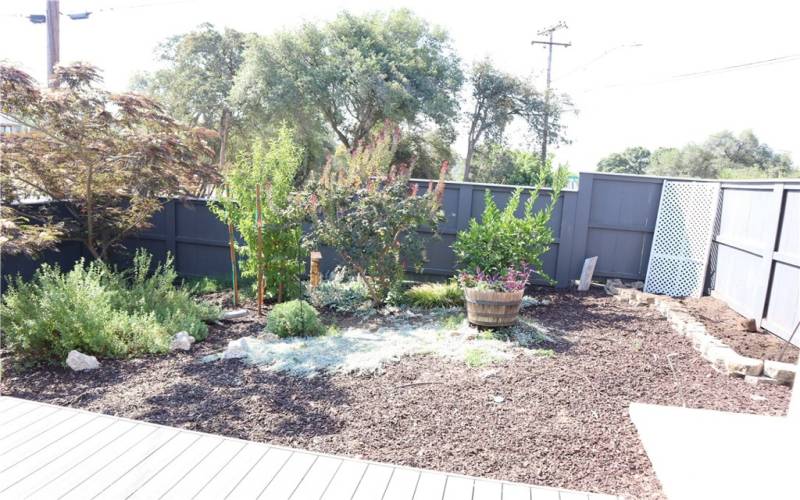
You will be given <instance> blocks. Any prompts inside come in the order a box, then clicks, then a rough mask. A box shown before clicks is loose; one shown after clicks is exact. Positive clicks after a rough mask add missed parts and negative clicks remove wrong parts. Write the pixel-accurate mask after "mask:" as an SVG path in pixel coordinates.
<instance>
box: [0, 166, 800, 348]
mask: <svg viewBox="0 0 800 500" xmlns="http://www.w3.org/2000/svg"><path fill="white" fill-rule="evenodd" d="M664 179H665V178H663V177H649V176H631V175H619V174H602V173H593V172H587V173H582V174H581V175H580V183H579V189H578V190H565V191H563V192H562V195H561V197H560V199H559V201H558V203H557V205H556V208H555V211H554V213H553V217H552V219H551V221H550V227H551V228H552V230H553V234H554V236H555V241H554V242H553V245H552V246H551V249H550V251H549V252H548V253H547V254H546V255H545V256H544V258H543V265H544V269H543V271H544V272H545V273H547V274H548V275H549V276H551V277H552V278H554V279H555V280H556V282H557V285H556V286H558V287H566V286H568V285H569V283H570V282H571V280H573V279H575V278H577V276H578V275H579V274H580V269H581V265H582V263H583V260H584V259H585V258H587V257H592V256H597V257H598V261H597V267H596V269H595V276H596V277H599V278H621V279H626V280H642V281H643V280H644V278H645V273H646V271H647V264H648V260H649V257H650V245H651V243H652V239H653V232H654V230H655V224H656V217H657V215H658V205H659V199H660V196H661V187H662V184H663V181H664ZM672 180H685V179H672ZM419 182H420V184H421V187H422V188H423V190H424V188H425V187H426V186H427V183H428V181H419ZM701 182H710V181H701ZM514 188H515V187H514V186H504V185H492V184H476V183H463V182H448V183H447V186H446V188H445V195H444V200H443V205H444V207H443V208H444V212H445V216H446V220H445V222H444V223H443V224H442V225H441V226H440V227H439V234H440V237H439V238H437V239H431V240H430V241H429V243H428V245H427V250H426V256H427V262H426V264H425V267H424V268H423V271H422V273H423V274H425V275H431V276H449V275H451V274H453V273H454V271H455V259H454V255H453V252H452V250H451V249H450V245H451V244H452V243H453V241H455V237H456V234H457V232H458V231H460V230H462V229H465V228H466V227H467V225H468V224H469V221H470V219H472V218H477V219H480V216H481V213H482V212H483V208H484V193H485V191H486V190H487V189H489V190H491V192H492V196H493V197H494V200H495V202H496V203H497V205H498V206H499V207H501V208H502V207H504V206H505V204H506V203H507V200H508V198H509V197H510V196H511V193H512V191H513V190H514ZM526 196H527V195H526ZM526 199H527V198H525V197H523V200H522V202H523V204H524V202H525V201H526ZM549 200H550V192H549V191H547V190H544V191H542V192H541V193H540V197H539V199H537V200H536V202H535V206H536V207H537V208H541V207H544V206H545V205H546V204H547V203H548V202H549ZM520 210H522V207H520ZM719 214H720V215H719V224H718V231H717V232H716V233H715V237H714V245H713V250H712V255H711V260H710V262H709V275H708V288H709V289H710V291H711V293H712V294H713V295H715V296H717V297H719V298H721V299H722V300H724V301H726V302H727V303H728V304H730V305H731V307H733V308H734V309H735V310H736V311H738V312H740V313H741V314H743V315H745V316H748V317H752V318H756V319H757V320H758V321H759V322H760V323H761V324H763V326H764V327H765V328H767V329H769V330H770V331H773V332H775V333H777V334H779V335H783V336H785V337H788V335H790V333H791V332H790V330H791V329H792V328H793V327H794V324H795V323H796V322H797V320H798V319H800V318H799V317H798V309H800V181H786V182H784V183H780V184H776V183H775V182H759V181H731V182H723V183H722V204H721V208H720V212H719ZM227 245H228V234H227V229H226V227H225V225H223V224H222V223H220V222H219V221H218V220H217V219H216V217H214V215H213V214H212V213H211V212H210V211H209V210H208V207H207V206H206V202H205V201H203V200H189V201H186V202H176V201H171V202H169V203H167V204H166V206H165V208H164V210H162V211H161V212H159V213H158V214H157V215H156V216H155V217H154V219H153V227H152V228H151V229H149V230H148V231H146V232H144V233H142V234H140V235H138V237H137V238H133V239H131V240H129V241H128V242H127V247H128V249H131V250H132V249H133V248H136V247H141V248H146V249H147V250H149V251H150V252H151V253H153V254H154V256H155V257H156V258H158V259H163V258H164V257H165V256H166V254H167V252H170V253H171V254H173V255H174V256H175V265H176V268H177V271H178V272H179V273H180V274H182V275H184V276H218V277H224V276H228V275H229V273H230V263H229V260H228V259H229V254H228V247H227ZM59 250H60V251H59V252H46V253H45V254H44V255H43V256H42V258H41V259H39V260H38V261H32V260H30V259H28V258H26V257H20V256H13V257H9V256H3V258H2V262H0V272H2V274H3V275H4V276H6V275H8V274H17V273H20V274H22V275H23V276H30V275H31V274H32V273H33V271H34V269H35V268H36V267H37V266H38V265H39V263H40V262H44V261H49V262H57V263H59V264H60V265H61V266H62V267H64V268H69V267H71V265H72V264H73V263H74V262H75V261H76V260H77V259H78V258H80V257H81V256H87V255H85V251H84V250H83V249H82V248H81V246H80V245H79V244H77V243H65V244H62V245H61V246H60V248H59ZM322 251H323V271H327V270H329V269H331V268H332V267H333V266H335V265H336V263H337V261H338V259H337V258H336V254H335V252H334V251H333V250H331V249H322ZM120 262H121V263H122V264H124V259H122V260H121V261H120ZM799 340H800V334H798V335H797V336H796V337H795V342H797V341H799Z"/></svg>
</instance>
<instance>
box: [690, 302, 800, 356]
mask: <svg viewBox="0 0 800 500" xmlns="http://www.w3.org/2000/svg"><path fill="white" fill-rule="evenodd" d="M682 302H683V303H684V305H686V307H687V308H688V309H689V310H690V311H691V313H692V315H694V316H695V317H696V318H697V319H699V320H700V321H702V322H703V324H704V325H705V326H706V329H707V330H708V331H709V333H710V334H711V335H713V336H715V337H717V338H718V339H720V340H722V341H723V342H725V343H727V344H728V345H729V346H731V347H732V348H733V350H734V351H736V352H738V353H739V354H741V355H743V356H750V357H752V358H756V359H769V360H772V361H784V362H786V363H796V362H797V356H798V352H800V349H798V348H797V347H795V346H794V345H792V344H789V343H787V342H786V341H785V340H783V339H782V338H780V337H778V336H777V335H773V334H771V333H769V332H764V331H762V332H750V331H747V330H746V329H745V328H744V327H743V326H742V325H741V324H740V322H741V320H743V319H744V318H743V317H742V316H741V315H739V313H737V312H736V311H734V310H733V309H731V308H730V307H728V305H727V304H725V303H724V302H722V301H721V300H717V299H715V298H714V297H700V298H696V299H684V300H683V301H682ZM781 353H783V357H782V358H781V359H779V358H780V356H781Z"/></svg>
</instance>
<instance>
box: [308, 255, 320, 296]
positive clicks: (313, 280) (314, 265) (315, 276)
mask: <svg viewBox="0 0 800 500" xmlns="http://www.w3.org/2000/svg"><path fill="white" fill-rule="evenodd" d="M321 261H322V254H321V253H320V252H311V276H310V281H309V284H310V285H311V289H312V290H313V289H315V288H317V286H319V282H320V272H319V263H320V262H321Z"/></svg>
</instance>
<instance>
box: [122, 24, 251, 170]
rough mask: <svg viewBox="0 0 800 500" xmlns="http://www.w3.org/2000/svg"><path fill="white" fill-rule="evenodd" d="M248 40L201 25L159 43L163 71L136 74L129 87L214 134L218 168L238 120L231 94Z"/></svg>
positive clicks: (246, 36)
mask: <svg viewBox="0 0 800 500" xmlns="http://www.w3.org/2000/svg"><path fill="white" fill-rule="evenodd" d="M249 36H250V35H246V34H244V33H241V32H239V31H236V30H232V29H228V28H225V29H224V30H223V31H218V30H216V29H215V28H214V26H212V25H211V24H209V23H205V24H202V25H200V26H199V27H198V28H197V29H196V30H194V31H191V32H189V33H185V34H182V35H176V36H173V37H171V38H169V39H167V40H166V41H165V42H163V43H162V44H160V45H159V46H158V48H157V50H156V53H157V55H158V57H159V59H160V60H161V61H162V62H164V63H166V67H165V68H163V69H161V70H158V71H156V72H154V73H151V74H140V75H138V76H137V77H136V78H135V79H134V83H133V87H134V88H135V89H136V90H141V91H145V92H147V93H149V94H150V95H152V96H153V97H155V98H157V99H158V100H159V101H160V102H161V103H163V105H164V106H165V107H166V109H167V111H168V112H169V113H170V114H171V115H172V116H174V117H176V118H177V119H179V120H181V121H183V122H185V123H189V124H191V125H194V126H202V127H206V128H210V129H213V130H216V131H217V132H218V133H219V141H218V143H217V144H216V159H217V162H218V163H219V164H220V166H223V165H224V163H225V161H226V157H227V154H226V151H227V150H228V149H230V148H229V137H230V135H231V133H232V132H234V131H235V130H236V128H237V125H239V123H240V122H241V119H242V117H241V114H240V113H238V112H237V110H236V109H235V107H234V106H233V105H232V103H231V100H230V93H231V88H233V83H234V78H235V77H236V74H237V73H238V71H239V67H240V66H241V64H242V61H243V60H244V49H245V46H246V44H247V40H248V38H249Z"/></svg>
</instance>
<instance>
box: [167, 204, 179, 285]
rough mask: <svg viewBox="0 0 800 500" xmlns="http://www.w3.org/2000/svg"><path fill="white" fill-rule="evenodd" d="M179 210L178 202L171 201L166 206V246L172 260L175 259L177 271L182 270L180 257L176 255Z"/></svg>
mask: <svg viewBox="0 0 800 500" xmlns="http://www.w3.org/2000/svg"><path fill="white" fill-rule="evenodd" d="M176 210H178V203H177V201H176V200H174V199H173V200H170V201H168V202H167V204H166V205H164V233H165V234H164V244H165V246H166V247H167V252H169V253H171V254H172V258H173V259H175V262H174V265H175V269H180V266H179V265H178V255H177V253H176V249H177V243H176V241H175V240H176V237H177V232H178V231H177V227H176V225H177V222H176V221H177V214H176V213H175V211H176Z"/></svg>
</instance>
